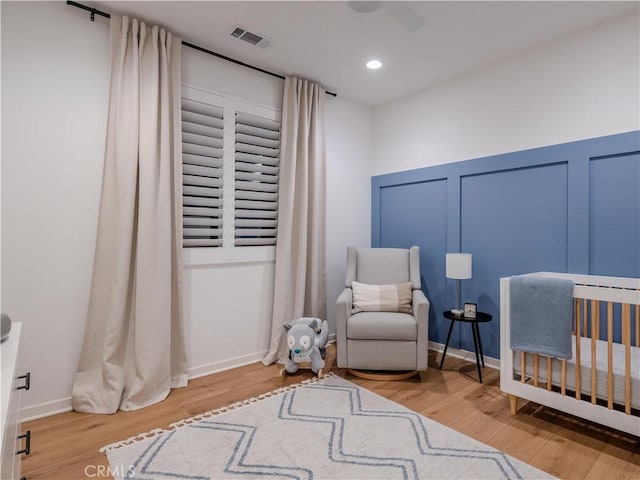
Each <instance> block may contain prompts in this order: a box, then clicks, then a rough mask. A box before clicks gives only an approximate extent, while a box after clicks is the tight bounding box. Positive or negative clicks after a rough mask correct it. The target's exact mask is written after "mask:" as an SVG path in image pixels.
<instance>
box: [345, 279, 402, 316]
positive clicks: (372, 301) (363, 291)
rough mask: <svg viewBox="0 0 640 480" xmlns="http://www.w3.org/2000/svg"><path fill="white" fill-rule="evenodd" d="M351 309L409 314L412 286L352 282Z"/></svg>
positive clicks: (356, 311)
mask: <svg viewBox="0 0 640 480" xmlns="http://www.w3.org/2000/svg"><path fill="white" fill-rule="evenodd" d="M351 288H352V290H353V308H352V310H351V313H359V312H400V313H411V311H412V310H411V300H412V298H411V297H412V284H411V282H406V283H400V284H398V285H369V284H366V283H360V282H352V283H351Z"/></svg>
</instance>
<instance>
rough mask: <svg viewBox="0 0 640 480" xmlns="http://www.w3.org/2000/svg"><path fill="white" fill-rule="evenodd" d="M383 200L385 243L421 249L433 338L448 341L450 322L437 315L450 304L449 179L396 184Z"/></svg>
mask: <svg viewBox="0 0 640 480" xmlns="http://www.w3.org/2000/svg"><path fill="white" fill-rule="evenodd" d="M380 197H381V202H380V221H381V223H382V224H384V225H385V228H384V230H383V231H382V232H381V242H382V244H383V245H384V246H385V247H391V248H409V247H411V246H413V245H417V246H418V247H420V277H421V285H422V290H423V291H424V293H425V295H427V297H428V298H429V300H430V302H431V308H430V309H429V328H430V330H431V332H430V333H429V336H430V337H432V338H445V339H446V334H447V330H446V328H447V327H448V325H447V324H448V321H447V320H445V319H444V318H442V317H441V316H440V315H437V314H436V312H438V311H441V310H442V308H443V307H444V306H445V304H446V302H445V298H444V292H445V288H444V287H445V285H444V282H445V278H444V273H445V264H444V257H442V256H441V255H439V252H441V251H443V250H444V248H445V247H446V233H445V231H446V226H447V218H446V199H447V185H446V180H444V179H433V180H427V181H423V182H415V183H408V184H402V185H392V186H389V187H386V188H383V189H382V190H381V191H380ZM443 342H444V340H443Z"/></svg>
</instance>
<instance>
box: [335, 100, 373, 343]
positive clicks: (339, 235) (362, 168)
mask: <svg viewBox="0 0 640 480" xmlns="http://www.w3.org/2000/svg"><path fill="white" fill-rule="evenodd" d="M338 93H339V92H338ZM325 105H326V109H325V116H326V133H327V317H328V320H329V324H330V328H331V331H332V332H335V302H336V299H337V298H338V295H340V292H342V290H343V288H344V280H345V276H346V269H345V267H346V259H347V247H348V246H349V245H354V246H356V247H369V246H370V245H371V173H370V171H371V159H372V157H373V138H372V131H373V123H372V109H371V108H369V107H365V106H363V105H361V104H358V103H356V102H352V101H349V100H347V99H345V98H342V97H340V96H338V97H337V98H332V97H329V98H327V101H326V103H325Z"/></svg>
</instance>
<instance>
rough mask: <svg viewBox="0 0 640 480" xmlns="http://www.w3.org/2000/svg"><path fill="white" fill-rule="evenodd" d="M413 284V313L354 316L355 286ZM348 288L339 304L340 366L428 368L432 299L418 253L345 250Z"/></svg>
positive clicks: (415, 250)
mask: <svg viewBox="0 0 640 480" xmlns="http://www.w3.org/2000/svg"><path fill="white" fill-rule="evenodd" d="M353 281H356V282H360V283H365V284H370V285H395V284H401V283H404V282H411V288H412V313H411V314H408V313H396V312H373V311H363V312H359V313H353V312H352V308H353V290H352V288H351V287H352V282H353ZM345 286H346V288H345V289H344V291H343V292H342V293H341V294H340V296H339V297H338V300H337V302H336V342H337V363H338V367H340V368H349V369H357V370H385V371H394V370H395V371H399V370H415V371H424V370H426V369H427V360H428V338H429V331H428V326H429V323H428V316H429V300H427V297H426V296H425V295H424V293H423V292H422V290H421V285H420V249H419V247H411V248H410V249H408V250H407V249H400V248H355V247H348V248H347V275H346V282H345Z"/></svg>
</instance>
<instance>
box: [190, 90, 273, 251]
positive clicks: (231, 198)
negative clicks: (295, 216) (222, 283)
mask: <svg viewBox="0 0 640 480" xmlns="http://www.w3.org/2000/svg"><path fill="white" fill-rule="evenodd" d="M182 97H183V98H182V151H183V158H182V163H183V176H182V178H183V216H184V221H183V226H184V229H183V240H184V247H185V249H187V251H191V252H196V251H197V252H198V253H193V255H192V256H199V257H202V256H203V255H204V251H213V250H215V251H216V252H218V253H216V255H217V258H220V259H222V260H223V261H224V260H228V259H234V258H245V257H246V254H238V253H237V251H241V250H243V251H245V252H248V251H252V252H258V251H262V252H264V251H267V253H269V255H270V252H271V251H272V250H273V249H274V245H275V242H276V231H277V208H278V179H279V176H278V172H279V161H280V111H279V110H277V109H275V108H271V107H267V106H262V105H256V104H252V103H250V102H248V101H246V100H242V99H238V98H234V97H228V96H224V95H220V94H216V93H213V92H209V91H205V90H202V89H198V88H195V87H191V86H183V89H182ZM192 247H214V248H192ZM222 252H225V253H222ZM233 252H236V253H233Z"/></svg>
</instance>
